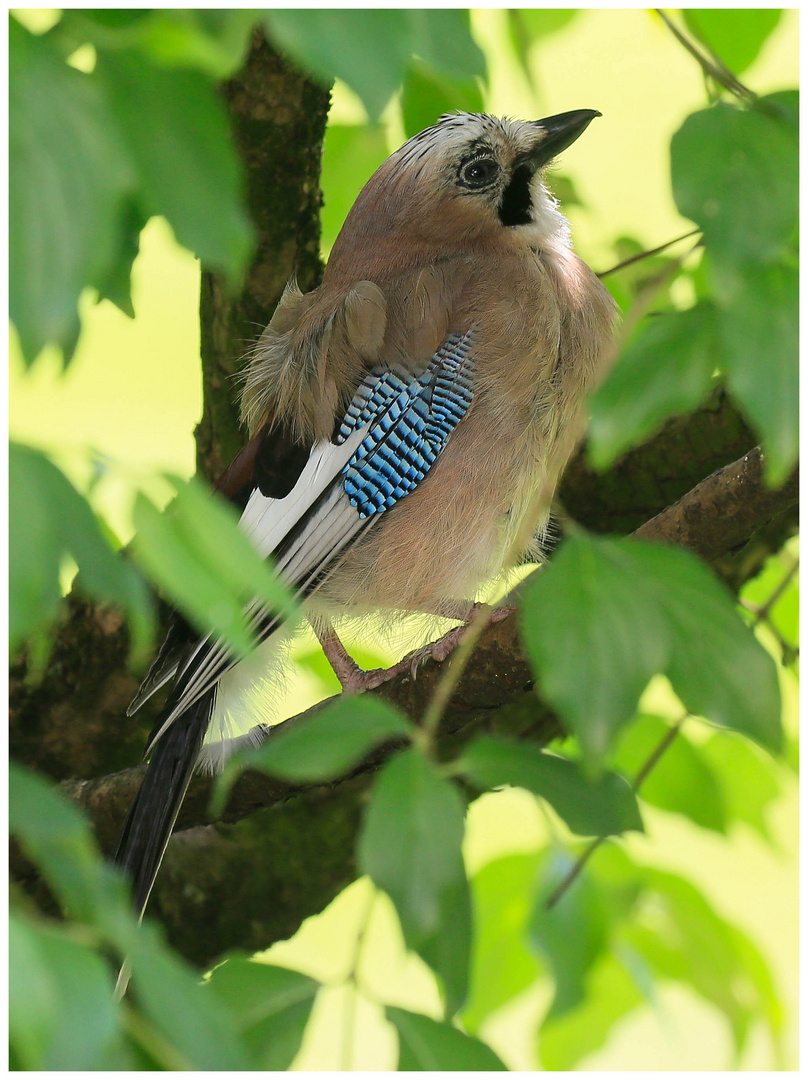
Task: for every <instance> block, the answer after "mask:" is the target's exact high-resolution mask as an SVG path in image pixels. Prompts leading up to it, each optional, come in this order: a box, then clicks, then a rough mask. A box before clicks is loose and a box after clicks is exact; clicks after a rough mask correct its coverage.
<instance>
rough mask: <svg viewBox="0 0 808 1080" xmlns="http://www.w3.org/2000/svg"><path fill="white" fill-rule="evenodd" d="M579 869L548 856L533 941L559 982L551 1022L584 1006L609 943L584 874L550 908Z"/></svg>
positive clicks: (557, 855) (561, 856)
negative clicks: (593, 974) (590, 980)
mask: <svg viewBox="0 0 808 1080" xmlns="http://www.w3.org/2000/svg"><path fill="white" fill-rule="evenodd" d="M573 866H574V861H573V859H572V858H571V857H570V856H569V855H567V854H566V853H563V852H560V851H549V852H547V853H546V854H545V857H544V859H543V863H542V866H541V868H540V872H539V877H538V880H537V885H536V892H535V904H534V908H533V914H532V916H531V919H530V924H529V933H530V940H531V941H532V943H533V944H534V946H535V947H536V948H537V949H538V950H539V951H540V952H541V953H542V954H543V955H544V956H546V958H547V961H548V963H549V965H550V968H551V969H552V973H553V980H554V982H555V997H554V998H553V1004H552V1006H551V1007H550V1011H549V1012H548V1014H547V1020H549V1019H552V1018H554V1017H556V1016H561V1015H563V1014H564V1013H566V1012H569V1010H570V1009H573V1008H574V1007H575V1006H576V1005H578V1004H579V1003H580V1002H581V1001H583V999H584V996H585V993H586V980H587V976H588V973H589V970H590V968H591V967H592V965H593V964H594V963H595V961H596V960H597V958H598V956H599V955H600V954H601V952H602V951H603V949H604V947H605V945H606V941H607V937H608V918H607V912H606V910H605V908H604V905H603V904H602V903H601V902H600V897H599V892H598V889H597V887H596V885H595V883H594V882H593V880H592V878H591V876H590V875H589V873H588V872H587V871H586V870H583V871H582V872H581V873H579V874H578V876H577V877H576V879H575V880H574V881H573V882H572V884H571V885H570V886H569V888H568V889H567V890H566V892H565V893H564V895H563V896H562V897H561V899H560V900H559V901H558V902H557V903H556V904H554V905H553V906H552V907H550V908H548V906H547V901H548V900H549V899H550V897H551V896H552V894H553V893H554V891H555V889H556V888H557V886H558V885H559V884H560V883H561V881H562V880H563V879H564V878H565V877H566V875H567V874H569V872H570V870H571V869H572V867H573ZM545 1022H547V1021H545Z"/></svg>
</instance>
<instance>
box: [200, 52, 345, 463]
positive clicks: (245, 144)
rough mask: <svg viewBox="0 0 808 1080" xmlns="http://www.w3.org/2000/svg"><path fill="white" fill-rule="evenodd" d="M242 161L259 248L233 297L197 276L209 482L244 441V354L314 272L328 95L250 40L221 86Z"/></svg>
mask: <svg viewBox="0 0 808 1080" xmlns="http://www.w3.org/2000/svg"><path fill="white" fill-rule="evenodd" d="M222 92H223V95H224V98H225V100H226V102H227V107H228V110H229V112H230V116H231V118H232V121H233V131H234V134H235V138H236V143H237V146H238V150H239V153H240V155H241V158H242V160H243V162H244V166H245V175H246V180H247V205H248V207H249V211H250V216H251V218H252V220H253V223H254V225H255V229H256V234H257V236H258V245H257V248H256V252H255V256H254V258H253V260H252V263H251V265H250V268H249V270H248V272H247V275H246V279H245V281H244V283H243V284H242V286H241V288H240V290H239V291H238V292H237V293H232V292H231V291H230V290H228V287H227V284H226V282H225V281H224V280H223V279H222V277H221V276H220V275H219V274H213V273H210V272H209V271H203V273H202V286H201V292H200V324H201V352H202V377H203V384H204V413H203V416H202V420H201V421H200V423H199V426H198V427H197V429H196V433H195V434H196V443H197V468H198V470H199V472H200V473H201V474H202V475H204V476H206V477H207V478H208V479H209V480H214V479H215V478H216V477H217V476H218V475H219V474H220V473H221V472H222V471H223V470H224V469H225V468H226V467H227V466H228V464H229V463H230V461H231V460H232V459H233V458H234V457H235V455H236V454H237V453H238V451H239V450H240V449H241V446H242V444H243V441H244V437H243V430H242V429H241V427H240V425H239V422H238V405H237V390H238V384H237V382H236V380H234V378H233V376H234V375H235V374H236V373H237V372H238V371H239V370H240V368H241V367H242V366H243V358H244V356H245V353H246V352H247V350H248V349H249V348H250V346H251V345H252V344H253V343H254V342H255V340H256V339H257V337H258V336H259V334H260V333H261V331H262V330H263V329H264V327H265V326H266V324H267V323H268V322H269V320H270V317H271V316H272V312H273V311H274V310H275V307H276V305H277V303H278V300H279V299H280V296H281V293H282V292H283V288H284V285H285V284H286V282H287V281H288V280H289V278H290V277H291V276H292V275H293V274H297V277H298V281H299V283H300V287H301V288H302V289H303V291H304V292H307V291H308V290H309V289H311V288H313V287H314V286H315V285H316V284H317V283H318V281H319V278H320V275H321V273H322V265H321V262H320V213H319V212H320V206H321V204H322V198H321V195H320V184H319V180H320V159H321V157H322V149H323V136H324V134H325V125H326V119H327V116H328V105H329V92H328V91H327V90H323V89H322V87H320V86H318V85H316V84H315V83H313V82H311V81H310V80H309V79H307V78H306V77H305V76H304V75H301V74H300V72H299V71H297V70H296V69H295V68H293V67H291V66H290V65H289V64H288V63H287V62H286V61H285V60H284V59H283V58H282V57H281V56H279V55H278V53H276V52H275V51H274V49H272V48H271V46H270V45H268V44H267V42H266V39H265V38H264V37H263V35H262V34H261V32H260V30H256V31H255V32H254V37H253V43H252V48H251V50H250V53H249V56H248V59H247V62H246V64H245V66H244V68H243V69H242V70H241V71H240V72H239V73H238V74H237V75H236V76H235V77H234V78H232V79H229V80H228V81H227V82H226V83H225V84H224V85H223V87H222Z"/></svg>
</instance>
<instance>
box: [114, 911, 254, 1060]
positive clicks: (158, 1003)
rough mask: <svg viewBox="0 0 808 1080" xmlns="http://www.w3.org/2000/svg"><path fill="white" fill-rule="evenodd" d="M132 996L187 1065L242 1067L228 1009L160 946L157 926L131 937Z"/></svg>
mask: <svg viewBox="0 0 808 1080" xmlns="http://www.w3.org/2000/svg"><path fill="white" fill-rule="evenodd" d="M128 959H129V962H130V963H131V965H132V982H131V984H130V987H131V990H130V992H131V994H132V995H133V996H134V998H135V1000H136V1002H137V1004H138V1005H139V1006H140V1008H141V1009H142V1010H143V1012H144V1014H145V1015H146V1017H147V1018H148V1019H149V1020H150V1021H151V1023H152V1024H153V1025H154V1027H155V1028H156V1029H157V1030H158V1031H159V1032H160V1033H161V1034H162V1035H163V1036H164V1038H165V1039H166V1041H167V1042H168V1043H169V1045H170V1046H171V1047H172V1048H173V1052H174V1053H175V1054H176V1055H179V1058H180V1060H182V1061H183V1062H184V1064H185V1068H188V1069H200V1070H201V1069H204V1070H206V1071H207V1070H219V1069H227V1070H230V1069H239V1070H243V1069H247V1068H249V1067H250V1065H251V1062H250V1058H249V1055H248V1054H247V1051H246V1048H245V1046H244V1043H243V1042H242V1040H241V1038H240V1037H239V1035H238V1033H237V1031H236V1023H235V1020H234V1018H233V1016H232V1015H231V1013H230V1011H229V1010H228V1009H227V1007H226V1006H225V1005H224V1004H223V1003H222V1001H221V1000H220V999H219V998H218V997H217V996H216V995H215V994H214V993H213V991H212V990H211V989H210V988H209V987H207V986H203V985H201V984H200V982H199V980H198V976H196V975H195V973H194V972H193V971H192V969H191V968H189V967H187V966H186V965H185V964H184V963H183V962H182V961H180V960H179V959H178V958H177V957H176V956H175V955H173V954H172V953H170V952H169V951H168V950H167V949H165V948H164V947H163V946H162V944H161V942H160V940H159V937H158V935H157V932H156V927H155V926H153V925H144V926H143V927H142V929H141V932H140V933H139V934H138V935H137V937H136V938H135V940H134V941H133V943H132V945H131V947H130V949H129V951H128Z"/></svg>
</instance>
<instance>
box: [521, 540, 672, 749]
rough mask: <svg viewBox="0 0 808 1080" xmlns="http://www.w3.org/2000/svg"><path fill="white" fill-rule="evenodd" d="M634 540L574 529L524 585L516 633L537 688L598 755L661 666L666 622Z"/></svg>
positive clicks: (583, 744) (665, 653)
mask: <svg viewBox="0 0 808 1080" xmlns="http://www.w3.org/2000/svg"><path fill="white" fill-rule="evenodd" d="M636 546H637V545H636V542H634V541H619V540H600V539H598V538H596V537H584V536H573V537H571V538H570V539H569V540H567V541H566V542H565V543H564V544H563V546H562V547H561V548H560V550H559V551H558V553H557V554H556V555H554V557H553V559H552V561H551V562H550V563H549V565H548V566H546V567H545V568H544V569H543V570H542V571H541V573H539V574H537V575H536V576H535V577H534V578H533V579H532V580H531V581H530V582H529V583H528V585H527V588H526V589H525V592H524V600H523V604H522V609H521V618H522V634H523V638H524V642H525V648H526V650H527V654H528V657H529V659H530V662H531V665H532V667H533V670H534V672H535V673H536V675H537V677H538V679H539V682H540V691H541V694H542V695H543V696H544V697H546V699H547V700H548V701H549V702H550V703H551V704H552V705H553V706H555V708H557V709H558V710H559V712H560V713H561V714H562V716H564V717H565V719H567V720H568V721H569V722H570V724H571V725H572V728H573V730H574V731H575V733H576V734H577V735H578V737H579V738H580V740H581V748H582V750H583V752H584V756H585V757H586V758H587V759H589V760H591V761H597V760H598V759H600V758H602V756H603V755H604V754H605V753H606V751H607V750H608V748H609V745H610V744H611V741H612V739H613V738H614V735H615V733H616V732H617V730H618V729H619V728H620V727H621V726H622V725H623V724H625V723H626V722H627V721H628V720H629V719H630V718H631V716H632V715H633V714H634V711H635V709H636V707H637V702H638V700H639V697H640V694H641V693H642V692H643V690H644V689H645V687H646V686H647V685H648V681H649V679H650V678H651V676H652V675H654V674H656V673H657V672H658V671H661V670H663V668H664V667H665V663H666V659H667V657H668V656H669V654H670V629H669V627H668V625H667V620H666V619H665V614H664V611H662V610H661V608H660V605H659V603H658V601H657V599H656V597H655V596H654V594H653V592H652V591H651V590H650V589H649V588H647V587H646V588H643V587H641V585H640V583H639V582H638V580H637V576H636V575H637V568H636V566H635V563H634V559H633V551H634V547H636Z"/></svg>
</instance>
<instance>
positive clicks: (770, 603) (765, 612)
mask: <svg viewBox="0 0 808 1080" xmlns="http://www.w3.org/2000/svg"><path fill="white" fill-rule="evenodd" d="M799 565H800V560H799V557H797V558H796V559H795V560H794V562H793V563H792V565H791V567H790V568H789V569H788V571H787V572H786V574H785V577H784V578H783V580H782V581H781V582H780V584H779V585H778V586H777V588H776V589H775V590H774V592H773V593H772V594H771V596H770V597H769V599H768V600H767V601H766V603H765V604H764V605H763V607H761V608H760V609H759V611H758V613H757V615H758V618H759V619H768V617H769V612H770V611H771V609H772V608H773V607H774V605H775V604H776V603H777V601H778V600H779V599H780V597H781V596H782V595H783V593H784V592H785V591H786V589H787V588H788V587H789V585H790V584H791V582H792V580H793V578H794V575H795V574H796V573H797V570H798V569H799Z"/></svg>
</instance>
